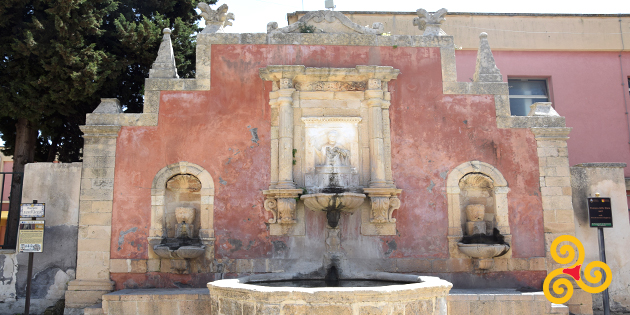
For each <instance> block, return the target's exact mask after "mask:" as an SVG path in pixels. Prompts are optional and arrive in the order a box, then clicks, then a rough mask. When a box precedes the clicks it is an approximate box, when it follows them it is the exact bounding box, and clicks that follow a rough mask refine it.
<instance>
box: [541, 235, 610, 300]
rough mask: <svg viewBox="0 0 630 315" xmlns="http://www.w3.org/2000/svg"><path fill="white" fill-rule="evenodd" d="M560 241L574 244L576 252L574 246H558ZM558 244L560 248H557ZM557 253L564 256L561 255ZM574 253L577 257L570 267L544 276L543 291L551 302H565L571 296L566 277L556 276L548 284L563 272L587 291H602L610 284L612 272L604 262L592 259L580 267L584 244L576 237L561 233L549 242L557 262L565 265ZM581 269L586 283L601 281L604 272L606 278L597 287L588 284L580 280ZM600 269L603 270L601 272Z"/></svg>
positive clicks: (569, 283) (568, 281)
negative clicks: (550, 289)
mask: <svg viewBox="0 0 630 315" xmlns="http://www.w3.org/2000/svg"><path fill="white" fill-rule="evenodd" d="M562 242H568V243H571V244H572V245H573V246H575V248H577V253H576V252H575V248H574V247H573V246H571V245H569V244H564V245H562V246H560V243H562ZM558 246H560V248H558ZM558 253H560V255H562V256H564V257H561V256H560V255H559V254H558ZM576 254H577V259H576V261H575V263H574V264H573V265H572V266H571V267H570V268H564V269H563V268H559V269H556V270H554V271H552V272H550V273H549V274H548V275H547V277H546V278H545V282H544V283H543V291H544V292H545V297H547V300H549V301H550V302H551V303H555V304H563V303H566V302H567V301H568V300H569V299H570V298H571V296H573V285H572V284H571V280H569V278H568V277H562V278H558V279H557V280H555V281H554V283H553V285H551V286H550V283H551V280H553V279H554V278H555V277H557V276H560V275H563V274H566V275H569V276H571V277H572V278H573V279H574V280H575V282H576V283H577V284H578V286H580V288H582V290H584V291H586V292H588V293H599V292H602V291H604V290H606V288H608V286H609V285H610V282H611V281H612V272H611V271H610V267H608V265H606V264H605V263H603V262H601V261H593V262H591V263H589V264H588V265H586V266H585V267H584V268H582V263H583V262H584V246H583V245H582V242H580V240H578V239H577V238H576V237H574V236H571V235H561V236H558V237H557V238H556V239H555V240H554V241H553V243H551V257H552V258H553V260H555V261H556V262H557V263H559V264H563V265H566V264H569V263H571V262H572V261H573V260H574V259H575V256H576ZM581 270H583V271H584V279H585V280H586V281H588V283H599V282H601V281H602V278H603V276H604V273H605V274H606V280H605V281H604V283H602V284H601V285H599V286H597V287H592V286H589V285H588V284H586V283H584V282H583V281H582V278H581V277H580V274H581V272H580V271H581ZM602 270H603V271H604V272H603V273H602ZM550 287H551V288H552V289H553V293H554V294H556V295H558V296H560V297H554V296H553V295H551V292H549V288H550ZM565 291H566V292H565Z"/></svg>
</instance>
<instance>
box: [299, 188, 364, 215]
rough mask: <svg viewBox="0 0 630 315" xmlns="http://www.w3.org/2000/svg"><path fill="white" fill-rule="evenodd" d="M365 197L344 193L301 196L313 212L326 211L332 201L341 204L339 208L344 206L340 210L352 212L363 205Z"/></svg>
mask: <svg viewBox="0 0 630 315" xmlns="http://www.w3.org/2000/svg"><path fill="white" fill-rule="evenodd" d="M334 196H338V197H341V200H337V199H334ZM365 197H366V196H365V194H358V193H351V192H343V193H315V194H304V195H302V196H300V199H301V200H303V201H304V205H305V206H307V207H308V208H309V209H311V210H313V211H324V210H325V209H327V207H329V206H330V203H331V201H332V200H336V201H338V202H339V204H338V206H343V207H341V208H340V209H339V210H341V211H346V212H352V211H354V210H355V209H357V208H359V207H360V206H361V204H363V201H364V200H365Z"/></svg>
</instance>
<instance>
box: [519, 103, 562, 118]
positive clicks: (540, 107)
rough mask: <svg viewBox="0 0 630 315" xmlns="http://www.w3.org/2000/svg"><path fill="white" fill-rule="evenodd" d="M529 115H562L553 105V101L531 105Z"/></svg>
mask: <svg viewBox="0 0 630 315" xmlns="http://www.w3.org/2000/svg"><path fill="white" fill-rule="evenodd" d="M527 116H560V115H559V114H558V112H556V110H555V109H553V107H552V106H551V102H538V103H534V104H532V105H530V106H529V114H528V115H527Z"/></svg>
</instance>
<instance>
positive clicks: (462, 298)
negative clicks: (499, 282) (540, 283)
mask: <svg viewBox="0 0 630 315" xmlns="http://www.w3.org/2000/svg"><path fill="white" fill-rule="evenodd" d="M447 302H448V313H449V314H454V315H468V314H471V315H473V314H515V315H529V314H544V315H550V314H567V315H568V314H569V308H568V307H567V306H565V305H560V304H553V303H551V302H549V301H548V300H547V298H546V297H545V294H544V293H543V292H542V291H539V292H520V291H517V290H515V289H452V290H451V291H450V293H449V296H448V298H447Z"/></svg>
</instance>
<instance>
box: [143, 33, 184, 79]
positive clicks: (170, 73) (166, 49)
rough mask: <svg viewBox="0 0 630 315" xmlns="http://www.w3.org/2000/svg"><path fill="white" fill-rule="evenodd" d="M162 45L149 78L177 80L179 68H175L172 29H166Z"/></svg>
mask: <svg viewBox="0 0 630 315" xmlns="http://www.w3.org/2000/svg"><path fill="white" fill-rule="evenodd" d="M162 32H163V33H164V37H162V43H161V44H160V50H159V51H158V55H157V58H155V61H154V62H153V65H152V66H151V70H149V78H169V79H177V78H179V75H177V67H176V66H175V54H173V44H172V43H171V29H170V28H165V29H164V30H163V31H162Z"/></svg>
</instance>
